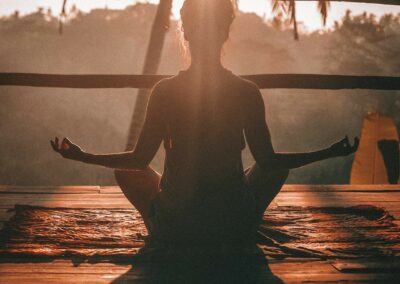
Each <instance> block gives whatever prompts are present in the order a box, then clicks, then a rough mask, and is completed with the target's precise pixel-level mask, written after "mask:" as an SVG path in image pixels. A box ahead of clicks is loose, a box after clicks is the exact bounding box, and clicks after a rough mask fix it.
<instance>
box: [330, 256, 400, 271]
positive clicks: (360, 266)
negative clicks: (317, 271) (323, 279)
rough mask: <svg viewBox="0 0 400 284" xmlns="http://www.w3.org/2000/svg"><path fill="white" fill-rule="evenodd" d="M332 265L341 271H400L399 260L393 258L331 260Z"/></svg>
mask: <svg viewBox="0 0 400 284" xmlns="http://www.w3.org/2000/svg"><path fill="white" fill-rule="evenodd" d="M332 266H333V267H334V268H336V269H337V270H338V271H340V272H343V273H400V262H399V261H395V260H392V261H387V260H386V261H385V260H381V261H378V260H375V261H374V260H366V259H360V260H346V261H336V262H333V263H332Z"/></svg>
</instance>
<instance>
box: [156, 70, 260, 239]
mask: <svg viewBox="0 0 400 284" xmlns="http://www.w3.org/2000/svg"><path fill="white" fill-rule="evenodd" d="M160 85H161V86H159V89H161V91H160V92H158V94H157V92H156V95H158V97H159V98H158V99H159V100H162V101H163V104H162V105H163V106H164V107H165V109H166V111H164V112H163V114H162V115H163V117H164V118H163V119H162V120H163V121H164V123H165V129H166V133H165V136H164V147H165V149H166V159H165V168H164V173H163V176H162V178H161V184H160V188H161V193H160V194H159V196H158V198H157V199H156V201H155V203H154V204H155V211H156V213H155V214H156V215H157V218H159V222H158V225H157V227H158V228H160V225H159V224H164V225H165V227H164V229H163V231H164V232H163V233H162V234H163V235H165V234H166V233H165V230H170V229H172V228H173V234H174V235H175V236H174V237H173V238H176V237H177V235H181V236H182V234H183V232H185V233H189V231H190V232H191V235H190V237H189V236H188V237H187V239H190V240H193V238H194V236H193V235H199V234H200V232H201V231H207V232H209V233H210V232H211V231H212V230H213V229H214V230H215V232H214V233H211V234H209V235H212V236H214V238H215V237H216V236H220V235H221V234H223V233H226V234H228V235H229V234H233V232H234V231H236V233H235V234H234V235H235V238H238V231H237V230H239V231H243V232H250V231H251V230H249V226H253V224H250V223H249V221H251V220H253V218H252V217H253V216H254V213H255V205H254V198H253V197H252V196H251V194H250V192H249V191H248V190H247V189H246V184H245V180H244V172H243V165H242V160H241V151H242V150H243V148H244V147H245V140H244V136H243V127H244V121H245V117H246V115H247V113H246V112H247V111H248V109H247V108H246V92H247V93H248V90H249V89H250V88H252V87H253V88H254V84H252V83H249V82H247V81H245V80H242V79H240V78H239V77H237V76H235V75H233V74H232V73H231V72H230V71H227V70H225V69H224V70H223V71H221V72H219V73H217V74H214V75H213V76H211V74H208V76H206V75H205V76H198V75H197V76H196V74H194V72H193V73H192V72H191V71H181V72H180V73H179V75H177V76H175V77H173V78H171V79H167V80H165V81H163V82H162V83H161V84H160ZM247 98H248V97H247ZM207 215H209V217H208V218H207ZM160 218H161V220H160ZM171 223H174V224H179V225H178V227H181V228H182V229H181V230H180V229H177V226H173V225H172V224H171ZM229 224H231V225H229ZM238 224H242V225H245V226H246V228H247V229H243V228H241V225H238ZM193 226H196V227H197V229H196V230H193V228H194V227H193ZM189 228H190V229H189ZM218 231H219V232H218ZM219 239H226V236H225V237H219Z"/></svg>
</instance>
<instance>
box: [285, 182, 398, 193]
mask: <svg viewBox="0 0 400 284" xmlns="http://www.w3.org/2000/svg"><path fill="white" fill-rule="evenodd" d="M287 191H295V192H302V191H306V192H310V191H311V192H314V191H316V192H319V191H322V192H325V191H328V192H331V191H343V192H359V191H361V192H400V184H368V185H349V184H338V185H305V184H285V185H284V186H283V188H282V190H281V192H287Z"/></svg>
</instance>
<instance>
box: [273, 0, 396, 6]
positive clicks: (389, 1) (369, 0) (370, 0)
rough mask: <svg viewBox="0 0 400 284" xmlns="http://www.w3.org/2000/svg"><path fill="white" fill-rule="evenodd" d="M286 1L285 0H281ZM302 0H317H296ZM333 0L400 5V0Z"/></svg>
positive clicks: (304, 0) (313, 0)
mask: <svg viewBox="0 0 400 284" xmlns="http://www.w3.org/2000/svg"><path fill="white" fill-rule="evenodd" d="M281 1H284V0H281ZM296 1H301V2H315V1H317V0H296ZM329 1H331V2H347V3H360V4H382V5H400V0H329Z"/></svg>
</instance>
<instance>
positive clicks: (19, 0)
mask: <svg viewBox="0 0 400 284" xmlns="http://www.w3.org/2000/svg"><path fill="white" fill-rule="evenodd" d="M183 1H184V0H174V7H173V14H174V17H175V18H178V17H179V9H180V7H181V6H182V2H183ZM136 2H149V3H158V2H159V1H158V0H149V1H134V0H81V1H77V0H68V4H67V11H68V10H69V8H70V7H71V6H72V5H73V4H75V5H76V6H77V7H78V8H79V9H80V10H83V11H86V12H88V11H90V10H91V9H94V8H104V7H108V8H110V9H123V8H125V7H126V6H128V5H132V4H134V3H136ZM61 5H62V1H61V0H0V15H9V14H11V13H13V12H14V11H15V10H18V11H20V13H22V14H26V13H30V12H33V11H35V10H36V9H37V8H38V7H43V8H45V9H47V8H51V10H52V11H53V14H58V13H59V12H60V11H61ZM296 5H297V6H296V7H297V19H298V21H299V22H302V23H303V24H304V28H305V29H307V30H309V31H313V30H317V29H321V28H323V26H322V23H321V19H320V16H319V14H318V11H317V4H316V2H297V3H296ZM239 8H240V10H242V11H245V12H255V13H257V14H258V15H260V16H264V17H265V18H271V16H272V11H271V0H241V1H239ZM347 9H349V10H351V11H352V12H353V14H360V13H362V12H364V11H366V12H368V13H374V14H376V15H377V16H381V15H383V14H385V13H396V14H397V13H400V7H399V6H391V5H376V4H356V3H341V2H340V3H334V2H331V8H330V11H329V14H328V20H327V27H331V26H332V25H333V24H334V22H335V21H338V20H340V19H341V18H342V17H343V15H344V13H345V11H346V10H347Z"/></svg>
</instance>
